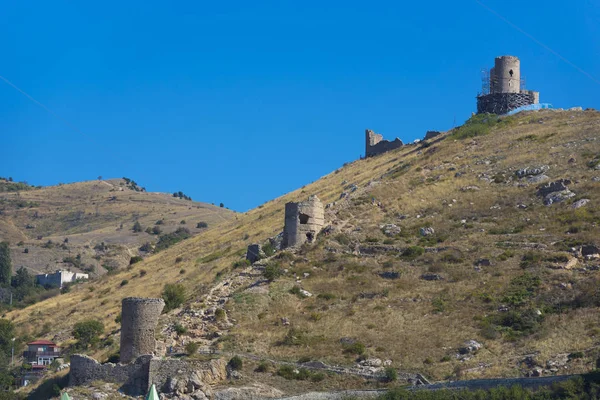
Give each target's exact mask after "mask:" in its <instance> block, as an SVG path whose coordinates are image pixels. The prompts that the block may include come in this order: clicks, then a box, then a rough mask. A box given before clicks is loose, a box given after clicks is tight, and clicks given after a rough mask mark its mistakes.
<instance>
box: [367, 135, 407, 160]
mask: <svg viewBox="0 0 600 400" xmlns="http://www.w3.org/2000/svg"><path fill="white" fill-rule="evenodd" d="M403 145H404V143H402V141H401V140H400V139H398V138H396V139H395V140H394V141H393V142H390V141H389V140H385V139H384V138H383V135H380V134H378V133H375V132H373V131H372V130H370V129H367V130H365V157H373V156H376V155H378V154H382V153H385V152H387V151H390V150H394V149H397V148H399V147H402V146H403Z"/></svg>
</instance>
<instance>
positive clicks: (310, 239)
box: [306, 232, 315, 243]
mask: <svg viewBox="0 0 600 400" xmlns="http://www.w3.org/2000/svg"><path fill="white" fill-rule="evenodd" d="M313 240H315V234H314V233H312V232H308V233H307V234H306V241H307V242H308V243H312V242H313Z"/></svg>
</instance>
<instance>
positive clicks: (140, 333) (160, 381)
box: [69, 297, 226, 396]
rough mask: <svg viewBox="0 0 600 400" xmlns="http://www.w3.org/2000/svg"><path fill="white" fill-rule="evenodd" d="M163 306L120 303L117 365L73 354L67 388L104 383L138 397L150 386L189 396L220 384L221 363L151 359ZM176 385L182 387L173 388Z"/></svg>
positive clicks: (150, 302) (153, 302) (135, 299)
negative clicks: (155, 333) (119, 347)
mask: <svg viewBox="0 0 600 400" xmlns="http://www.w3.org/2000/svg"><path fill="white" fill-rule="evenodd" d="M164 305H165V303H164V301H163V299H151V298H139V297H128V298H125V299H123V301H122V312H121V316H122V318H121V349H120V352H121V360H120V362H119V363H118V364H114V363H105V364H101V363H99V362H98V361H96V360H94V359H93V358H91V357H88V356H86V355H82V354H74V355H72V356H71V368H70V372H69V386H79V385H90V384H91V383H92V382H94V381H103V382H107V383H116V384H119V385H121V387H120V389H121V390H122V391H123V392H124V393H125V394H129V395H133V396H138V395H141V394H145V393H147V391H148V389H149V388H150V386H152V384H155V385H156V387H157V388H159V390H161V391H164V392H171V391H176V390H180V391H182V392H184V391H185V392H186V393H189V392H194V391H206V386H207V385H212V384H215V383H218V382H220V381H221V380H223V379H224V377H225V376H226V372H225V366H226V363H225V361H223V360H220V359H213V360H209V361H202V360H193V359H180V358H159V357H156V356H155V355H154V354H155V353H156V340H155V337H154V331H155V329H156V325H157V323H158V318H159V317H160V313H161V312H162V310H163V308H164ZM177 385H179V386H182V387H181V388H179V389H178V388H177V387H173V386H177ZM184 386H185V387H184Z"/></svg>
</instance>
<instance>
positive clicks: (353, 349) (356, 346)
mask: <svg viewBox="0 0 600 400" xmlns="http://www.w3.org/2000/svg"><path fill="white" fill-rule="evenodd" d="M343 348H344V353H346V354H356V355H358V356H360V355H362V354H364V353H365V351H367V348H366V347H365V345H364V344H362V343H361V342H354V343H351V344H345V345H344V346H343Z"/></svg>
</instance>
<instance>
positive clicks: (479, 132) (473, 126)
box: [450, 114, 499, 140]
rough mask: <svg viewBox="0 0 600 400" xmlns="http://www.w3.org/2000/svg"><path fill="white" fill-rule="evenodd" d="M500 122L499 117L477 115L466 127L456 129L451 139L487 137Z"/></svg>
mask: <svg viewBox="0 0 600 400" xmlns="http://www.w3.org/2000/svg"><path fill="white" fill-rule="evenodd" d="M498 121H499V119H498V116H497V115H494V114H477V115H474V116H472V117H471V118H469V119H468V120H467V122H465V123H464V125H462V126H460V127H458V128H456V129H455V130H454V132H453V133H452V134H451V135H450V137H451V138H453V139H459V140H460V139H466V138H471V137H476V136H483V135H487V134H488V133H490V131H491V129H492V128H493V127H494V126H495V125H497V124H498Z"/></svg>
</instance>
